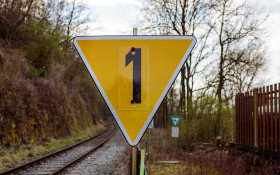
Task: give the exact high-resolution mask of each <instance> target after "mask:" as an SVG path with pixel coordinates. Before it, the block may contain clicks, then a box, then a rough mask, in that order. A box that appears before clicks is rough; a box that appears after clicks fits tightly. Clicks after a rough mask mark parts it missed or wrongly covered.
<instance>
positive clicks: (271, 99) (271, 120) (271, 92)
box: [269, 85, 274, 151]
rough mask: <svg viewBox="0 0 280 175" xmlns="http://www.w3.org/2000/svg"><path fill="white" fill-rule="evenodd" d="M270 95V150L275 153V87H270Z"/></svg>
mask: <svg viewBox="0 0 280 175" xmlns="http://www.w3.org/2000/svg"><path fill="white" fill-rule="evenodd" d="M269 94H270V98H269V114H270V116H269V119H270V137H269V139H270V150H271V151H273V150H274V148H273V146H274V140H273V138H274V133H273V132H274V130H273V125H274V123H273V86H272V85H270V93H269Z"/></svg>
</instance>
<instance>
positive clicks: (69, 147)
mask: <svg viewBox="0 0 280 175" xmlns="http://www.w3.org/2000/svg"><path fill="white" fill-rule="evenodd" d="M113 126H114V131H113V133H114V134H115V132H116V126H115V124H113ZM108 130H109V128H107V129H106V130H104V131H102V132H100V133H98V134H96V135H94V136H93V137H90V138H88V139H86V140H83V141H81V142H78V143H75V144H73V145H70V146H68V147H66V148H63V149H60V150H58V151H55V152H53V153H50V154H47V155H45V156H42V157H39V158H37V159H35V160H32V161H30V162H27V163H24V164H22V165H19V166H16V167H14V168H10V169H8V170H5V171H2V172H0V175H6V174H11V173H15V172H17V171H19V170H21V169H24V168H26V167H29V166H32V165H34V164H36V163H39V162H42V161H44V160H46V159H48V158H50V157H53V156H56V155H58V154H60V153H63V152H66V151H68V150H70V149H72V148H74V147H77V146H79V145H81V144H83V143H86V142H88V141H90V140H92V139H95V138H96V137H98V136H100V135H102V134H104V133H105V132H106V131H108ZM111 137H112V134H111V135H110V138H111ZM106 140H109V139H106ZM103 144H104V143H103ZM101 145H102V144H101ZM101 145H99V146H101ZM72 164H73V163H72Z"/></svg>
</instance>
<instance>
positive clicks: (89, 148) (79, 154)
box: [0, 124, 117, 175]
mask: <svg viewBox="0 0 280 175" xmlns="http://www.w3.org/2000/svg"><path fill="white" fill-rule="evenodd" d="M116 131H117V127H116V126H115V125H114V124H111V126H110V127H109V128H108V129H106V130H105V131H103V132H101V133H99V134H97V135H95V136H93V137H91V138H89V139H87V140H84V141H82V142H79V143H77V144H74V145H72V146H69V147H67V148H64V149H62V150H59V151H56V152H54V153H52V154H48V155H46V156H43V157H41V158H38V159H36V160H33V161H31V162H28V163H25V164H23V165H20V166H17V167H15V168H11V169H9V170H6V171H4V172H0V175H4V174H5V175H6V174H17V175H35V174H36V175H46V174H48V175H49V174H51V175H54V174H59V173H61V172H63V171H64V170H65V169H66V168H68V167H70V166H71V165H73V164H74V163H76V162H78V161H80V160H81V159H83V158H84V157H86V156H87V155H89V154H90V153H92V152H94V151H96V150H98V149H99V148H100V147H102V145H103V144H104V143H106V142H107V141H108V140H109V139H110V138H111V137H112V136H113V135H114V134H115V133H116Z"/></svg>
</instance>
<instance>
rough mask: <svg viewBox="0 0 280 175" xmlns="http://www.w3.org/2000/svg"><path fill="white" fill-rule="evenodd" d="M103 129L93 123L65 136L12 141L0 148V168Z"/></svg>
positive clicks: (82, 138)
mask: <svg viewBox="0 0 280 175" xmlns="http://www.w3.org/2000/svg"><path fill="white" fill-rule="evenodd" d="M104 129H105V127H104V126H102V125H95V126H93V127H91V128H87V129H85V130H83V131H81V132H78V133H75V134H73V135H71V136H68V137H65V138H56V139H55V138H53V139H49V140H47V141H44V142H37V143H33V144H20V143H14V144H13V145H9V146H2V147H1V149H0V155H1V157H0V170H1V169H3V168H7V167H11V166H15V165H16V164H19V163H21V162H24V161H27V160H29V159H32V158H34V157H36V156H41V155H44V154H47V153H49V152H52V151H54V150H58V149H60V148H63V147H65V146H68V145H71V144H74V143H77V142H79V141H82V140H85V139H87V138H89V137H91V136H93V135H95V134H97V133H99V132H101V131H103V130H104Z"/></svg>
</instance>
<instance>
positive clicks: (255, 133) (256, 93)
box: [254, 89, 258, 148]
mask: <svg viewBox="0 0 280 175" xmlns="http://www.w3.org/2000/svg"><path fill="white" fill-rule="evenodd" d="M257 97H258V91H257V89H254V146H255V147H256V148H257V147H258V133H257V132H258V122H257V112H258V106H257Z"/></svg>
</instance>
